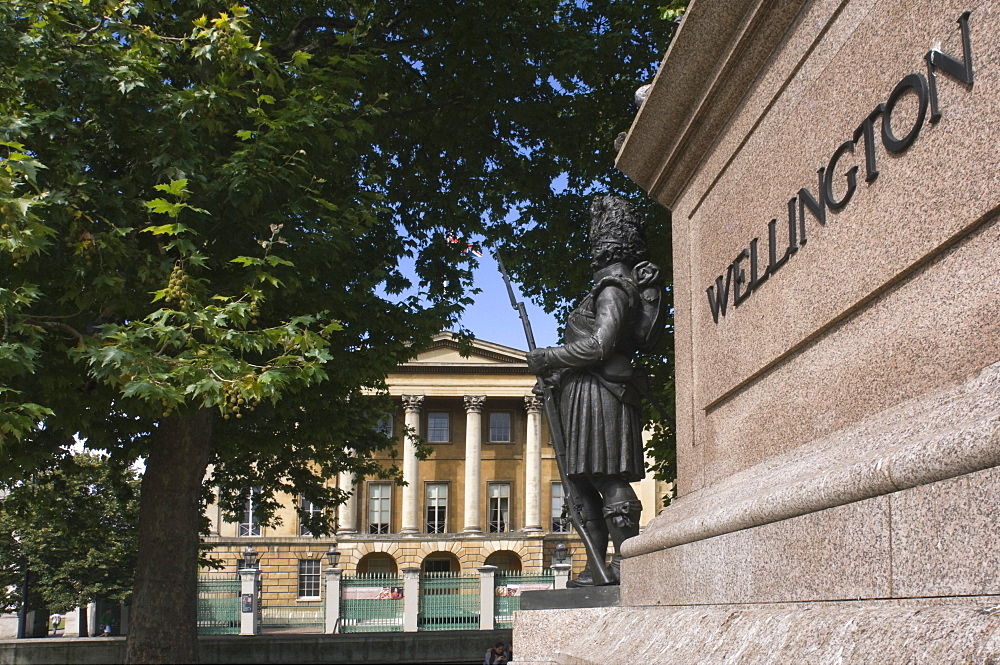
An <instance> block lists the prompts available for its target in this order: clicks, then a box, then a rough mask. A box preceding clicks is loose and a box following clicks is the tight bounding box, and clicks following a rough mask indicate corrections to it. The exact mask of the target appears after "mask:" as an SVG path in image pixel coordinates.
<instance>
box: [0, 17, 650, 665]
mask: <svg viewBox="0 0 1000 665" xmlns="http://www.w3.org/2000/svg"><path fill="white" fill-rule="evenodd" d="M668 28H669V24H668V23H667V22H665V21H663V20H662V19H661V18H659V16H658V11H657V7H656V5H655V4H653V3H643V2H638V3H608V4H607V6H604V5H601V6H597V5H594V4H589V3H579V2H575V1H570V0H531V1H530V2H523V3H517V4H516V5H515V6H513V7H512V6H509V5H506V4H504V3H496V2H492V1H488V0H472V1H470V2H464V3H408V2H389V1H385V2H378V3H354V2H348V1H346V0H332V1H330V2H315V1H307V2H298V3H285V2H277V1H275V0H262V1H259V2H253V3H251V4H250V5H249V6H248V7H230V8H226V7H222V6H220V5H219V4H217V3H213V2H209V1H208V0H182V1H173V2H168V1H167V0H145V1H143V2H137V1H135V0H123V1H115V2H109V1H107V0H50V1H43V2H35V1H32V2H28V1H27V0H11V1H9V2H7V3H4V4H3V5H2V6H0V65H2V66H3V68H4V71H5V76H4V77H3V79H2V80H0V140H2V141H3V146H2V147H3V154H2V159H0V210H2V215H3V224H2V226H0V263H2V264H3V272H2V277H0V315H2V317H3V320H4V328H3V333H2V341H0V377H3V379H2V381H3V384H2V385H0V400H2V401H0V414H2V415H3V420H2V421H0V446H2V452H3V458H2V463H0V468H2V469H3V471H4V472H5V475H6V476H7V477H10V478H20V479H24V478H25V477H26V476H27V474H29V473H30V472H31V470H32V469H34V468H37V467H38V466H40V465H42V464H44V463H46V462H47V460H49V459H50V458H51V457H53V456H58V455H60V450H62V448H61V446H62V444H63V442H65V441H67V440H68V438H69V437H70V436H72V435H73V434H74V433H77V432H79V433H80V434H81V435H82V436H83V437H85V438H86V441H87V445H88V446H90V447H92V448H94V449H103V450H107V451H109V453H110V455H111V459H112V460H113V461H115V462H116V463H119V464H124V465H127V464H128V463H130V462H131V461H132V460H134V459H137V458H140V457H143V458H145V460H146V471H145V473H144V475H143V480H142V494H141V496H142V499H141V500H142V506H141V520H140V546H139V552H138V563H137V573H136V586H135V593H134V597H133V612H132V621H131V629H130V634H129V638H128V655H127V659H128V660H129V661H130V662H192V661H195V660H196V659H197V651H196V644H197V642H196V632H195V631H196V628H195V612H196V605H195V597H196V596H195V584H196V573H197V550H198V527H199V519H200V505H199V499H200V498H201V497H202V485H203V482H204V476H205V469H206V466H207V465H208V464H209V463H212V465H213V469H214V476H213V482H215V483H217V484H218V485H219V487H220V488H221V490H220V492H221V494H220V497H219V499H220V503H221V504H222V505H223V506H226V507H228V508H229V509H230V510H231V511H235V509H236V508H237V506H238V504H239V498H240V494H241V492H242V491H243V490H245V488H247V487H250V486H257V487H261V488H263V490H264V493H263V495H262V496H261V497H260V498H261V508H262V512H263V513H264V516H265V517H266V515H267V513H268V512H269V510H270V509H273V507H274V501H273V496H274V493H275V492H277V491H286V492H291V493H294V494H297V493H303V494H305V495H306V496H307V497H308V498H310V500H311V501H313V503H314V504H316V505H318V506H321V507H329V506H332V505H335V504H336V502H337V501H339V500H341V499H342V498H343V497H342V496H340V494H339V493H338V492H337V491H336V490H335V489H330V488H326V486H325V483H324V480H325V478H328V477H330V476H331V475H333V474H335V473H338V472H340V471H343V470H349V471H354V472H357V473H374V472H381V473H386V474H389V475H392V474H393V473H394V470H393V469H388V470H379V469H378V467H377V466H376V465H375V464H374V463H373V462H372V460H371V455H370V453H371V452H372V451H374V450H378V449H381V448H385V447H387V446H388V445H389V441H388V439H387V438H386V437H385V436H383V435H381V434H379V433H378V431H377V428H376V426H375V425H376V423H377V421H378V418H379V417H380V416H381V415H382V414H383V413H384V410H385V405H384V403H382V404H380V403H379V401H378V400H375V399H369V398H367V397H366V395H368V394H369V393H371V392H378V391H379V390H380V389H383V388H384V377H385V375H386V374H387V373H388V371H390V370H391V369H392V368H393V367H395V365H396V364H398V363H399V362H401V361H403V360H406V359H407V358H409V357H411V356H412V354H413V353H414V352H416V351H418V350H419V349H420V348H421V345H424V344H426V343H428V342H429V340H430V337H431V335H432V334H433V333H434V332H436V331H438V330H440V329H441V328H443V327H447V326H449V325H450V324H452V323H454V321H455V318H456V316H457V315H458V313H459V312H460V310H461V307H462V306H463V305H464V304H465V303H467V302H468V298H469V297H470V295H471V292H470V289H471V286H472V285H471V283H470V271H469V267H468V263H467V259H466V258H464V257H462V256H461V255H459V254H457V253H456V252H454V250H453V249H452V248H451V245H450V244H449V243H448V242H447V241H446V237H447V235H448V234H449V233H455V234H457V235H460V236H473V235H477V234H478V235H484V236H486V237H487V239H488V240H489V241H490V242H492V243H500V242H501V241H504V240H506V239H509V238H513V237H515V236H518V235H520V236H523V237H524V238H525V239H526V241H525V242H524V243H523V244H519V245H518V247H519V249H527V250H534V249H538V248H539V247H540V246H541V242H540V235H541V234H542V233H544V232H546V229H547V230H548V231H550V232H552V231H554V232H558V233H565V234H566V237H567V238H568V239H569V241H570V243H571V244H572V243H573V242H576V241H577V240H578V239H579V238H580V233H579V231H578V230H577V227H576V225H577V224H578V221H579V219H580V217H581V216H582V214H584V213H583V211H585V210H586V204H585V203H583V204H582V205H581V203H582V202H583V199H585V198H587V197H588V196H589V195H590V193H591V192H593V191H594V190H596V189H597V188H608V189H612V190H614V191H618V190H622V189H625V188H627V184H626V183H625V181H624V179H623V178H622V177H620V176H617V175H613V174H612V175H608V174H609V173H610V171H611V169H610V165H611V159H610V157H611V153H610V150H611V142H612V140H613V137H614V135H615V134H616V133H617V132H618V131H620V130H621V129H623V128H625V127H627V125H628V123H629V120H630V118H631V115H632V113H633V109H632V108H631V95H632V91H633V90H634V88H635V87H637V85H638V84H640V83H642V82H645V81H646V80H648V79H649V78H651V76H652V71H653V67H654V63H655V61H656V60H657V59H658V57H659V55H660V54H661V53H662V50H663V49H665V47H666V41H667V37H666V35H667V34H668V31H669V30H668ZM554 186H555V189H554ZM512 208H517V209H520V211H521V217H520V218H519V219H517V220H514V221H507V217H508V212H509V210H511V209H512ZM531 229H533V230H531ZM525 230H529V232H528V233H526V234H525V233H522V232H523V231H525ZM542 254H543V256H546V257H547V256H552V251H546V252H543V253H542ZM518 256H521V255H520V254H519V255H518ZM410 257H412V258H413V259H415V261H416V266H417V272H418V284H417V286H418V288H419V289H420V295H419V296H413V297H406V298H403V297H402V296H401V295H400V294H402V293H403V292H404V291H405V290H406V289H407V287H409V286H410V284H409V281H408V280H407V278H406V277H405V276H404V274H403V272H402V271H401V269H400V265H401V261H403V260H405V259H407V258H410ZM510 263H511V264H512V268H513V269H514V270H515V271H520V274H521V276H522V278H525V279H529V280H530V279H533V278H535V277H538V278H539V284H538V286H533V287H532V288H533V290H534V292H536V293H539V294H541V293H543V292H546V289H547V288H548V285H549V284H551V283H556V284H557V285H558V286H559V287H560V288H563V287H565V286H566V285H567V284H569V283H570V282H568V281H567V282H565V283H564V282H562V281H559V280H556V279H555V278H553V277H551V276H546V277H544V278H543V275H542V272H540V271H537V272H533V268H532V266H533V265H536V264H533V263H532V262H530V261H527V260H525V259H522V258H511V260H510ZM548 275H551V272H549V273H548ZM551 292H552V293H554V292H555V291H551ZM560 292H562V293H565V292H566V291H565V290H563V291H560ZM552 297H553V298H555V299H554V300H552V302H555V301H557V300H558V298H557V297H555V296H552ZM314 526H316V527H317V528H316V529H315V532H321V530H322V528H321V527H322V525H310V529H313V527H314Z"/></svg>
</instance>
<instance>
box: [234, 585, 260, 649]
mask: <svg viewBox="0 0 1000 665" xmlns="http://www.w3.org/2000/svg"><path fill="white" fill-rule="evenodd" d="M239 573H240V635H256V634H257V605H258V603H260V599H259V598H258V597H257V576H258V575H260V571H259V570H257V569H256V568H243V569H242V570H240V571H239Z"/></svg>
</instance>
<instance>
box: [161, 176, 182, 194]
mask: <svg viewBox="0 0 1000 665" xmlns="http://www.w3.org/2000/svg"><path fill="white" fill-rule="evenodd" d="M187 184H188V181H187V178H181V179H179V180H171V181H170V183H169V184H167V185H156V186H155V187H154V189H157V190H159V191H161V192H166V193H168V194H173V195H174V196H181V195H182V194H184V193H186V192H187Z"/></svg>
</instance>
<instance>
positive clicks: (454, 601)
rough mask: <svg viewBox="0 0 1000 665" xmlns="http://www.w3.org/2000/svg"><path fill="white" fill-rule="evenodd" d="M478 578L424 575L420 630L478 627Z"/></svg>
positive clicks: (441, 574)
mask: <svg viewBox="0 0 1000 665" xmlns="http://www.w3.org/2000/svg"><path fill="white" fill-rule="evenodd" d="M479 585H480V582H479V575H478V574H475V573H473V574H471V575H462V574H461V573H450V572H449V573H424V574H423V575H422V576H421V577H420V604H419V614H417V630H468V629H473V630H474V629H477V628H479Z"/></svg>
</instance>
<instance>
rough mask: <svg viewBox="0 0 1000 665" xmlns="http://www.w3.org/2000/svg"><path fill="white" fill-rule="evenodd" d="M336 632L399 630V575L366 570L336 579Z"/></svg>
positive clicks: (401, 622) (400, 605) (401, 605)
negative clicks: (338, 588) (337, 611)
mask: <svg viewBox="0 0 1000 665" xmlns="http://www.w3.org/2000/svg"><path fill="white" fill-rule="evenodd" d="M340 585H341V589H340V594H341V600H340V632H342V633H362V632H386V631H401V630H403V578H402V577H400V576H398V575H389V574H383V573H367V574H360V575H344V576H343V577H341V580H340Z"/></svg>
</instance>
